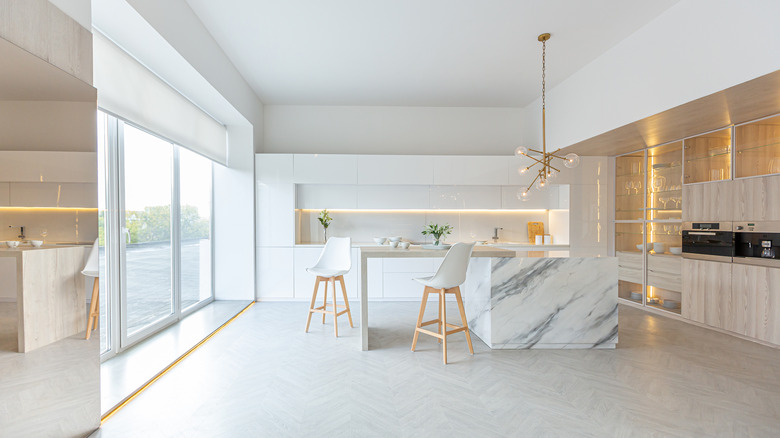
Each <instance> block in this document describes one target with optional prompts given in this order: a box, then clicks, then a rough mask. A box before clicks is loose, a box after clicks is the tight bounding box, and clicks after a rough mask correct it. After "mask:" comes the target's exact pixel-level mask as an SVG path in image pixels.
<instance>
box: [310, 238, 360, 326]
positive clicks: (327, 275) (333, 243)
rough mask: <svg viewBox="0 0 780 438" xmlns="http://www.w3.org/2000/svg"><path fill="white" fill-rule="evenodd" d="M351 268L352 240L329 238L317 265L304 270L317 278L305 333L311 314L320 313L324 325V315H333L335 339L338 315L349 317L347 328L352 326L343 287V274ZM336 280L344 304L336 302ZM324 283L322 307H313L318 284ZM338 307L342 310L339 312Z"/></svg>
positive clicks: (344, 287)
mask: <svg viewBox="0 0 780 438" xmlns="http://www.w3.org/2000/svg"><path fill="white" fill-rule="evenodd" d="M351 267H352V239H350V238H349V237H331V238H330V239H328V241H327V242H325V248H323V249H322V254H320V258H319V260H317V264H316V265H314V266H312V267H311V268H306V271H307V272H309V273H310V274H314V275H316V276H317V280H316V281H315V282H314V293H313V294H312V296H311V304H310V305H309V317H308V318H307V319H306V333H308V332H309V324H310V323H311V314H312V313H315V312H317V313H322V323H323V324H325V315H326V314H328V315H333V331H334V333H335V334H336V337H338V336H339V323H338V317H339V315H343V314H345V313H346V314H347V316H348V317H349V326H350V327H354V325H352V313H351V312H350V311H349V300H348V299H347V288H346V286H345V285H344V274H346V273H347V272H349V270H350V268H351ZM336 280H338V281H339V283H341V294H342V295H343V297H344V304H338V303H337V302H336ZM322 281H324V282H325V296H324V297H323V299H322V306H319V307H314V303H315V302H316V301H317V289H318V288H319V286H320V282H322ZM328 283H330V284H331V285H332V286H333V304H332V305H331V308H332V310H328ZM339 307H341V308H343V309H344V310H342V311H340V312H339Z"/></svg>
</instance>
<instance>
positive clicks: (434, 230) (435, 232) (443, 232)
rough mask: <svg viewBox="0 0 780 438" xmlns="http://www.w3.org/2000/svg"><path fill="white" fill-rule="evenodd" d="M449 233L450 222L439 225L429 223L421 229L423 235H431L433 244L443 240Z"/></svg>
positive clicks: (450, 230) (450, 231) (450, 229)
mask: <svg viewBox="0 0 780 438" xmlns="http://www.w3.org/2000/svg"><path fill="white" fill-rule="evenodd" d="M451 233H452V227H451V226H450V224H444V225H439V224H433V223H431V224H428V225H427V226H426V227H425V229H423V230H422V234H423V236H433V240H434V242H433V244H434V245H439V244H441V243H442V242H444V238H445V237H447V235H448V234H451Z"/></svg>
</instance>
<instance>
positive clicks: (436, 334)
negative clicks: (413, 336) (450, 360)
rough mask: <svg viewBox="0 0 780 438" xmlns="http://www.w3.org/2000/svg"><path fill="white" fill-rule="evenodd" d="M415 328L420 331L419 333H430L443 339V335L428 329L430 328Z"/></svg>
mask: <svg viewBox="0 0 780 438" xmlns="http://www.w3.org/2000/svg"><path fill="white" fill-rule="evenodd" d="M415 330H417V331H418V332H420V333H425V334H426V335H431V336H433V337H434V338H439V339H444V335H440V334H438V333H436V332H432V331H430V330H426V329H424V328H419V327H417V328H416V329H415Z"/></svg>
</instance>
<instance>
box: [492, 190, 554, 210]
mask: <svg viewBox="0 0 780 438" xmlns="http://www.w3.org/2000/svg"><path fill="white" fill-rule="evenodd" d="M562 187H565V203H566V205H565V206H562V205H561V200H560V190H561V188H562ZM568 189H569V187H568V186H558V185H554V184H550V185H548V186H547V187H545V188H544V190H537V189H531V191H530V193H531V196H529V197H528V199H526V200H525V201H521V200H520V199H519V198H518V196H517V195H518V193H519V192H520V191H522V190H525V187H523V186H519V187H518V186H503V187H501V208H506V209H523V210H533V209H550V210H554V209H559V208H569V198H568V195H569V190H568Z"/></svg>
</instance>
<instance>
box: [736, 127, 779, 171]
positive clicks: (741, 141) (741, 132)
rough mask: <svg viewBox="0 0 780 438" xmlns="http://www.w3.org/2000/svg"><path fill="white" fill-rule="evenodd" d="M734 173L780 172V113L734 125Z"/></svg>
mask: <svg viewBox="0 0 780 438" xmlns="http://www.w3.org/2000/svg"><path fill="white" fill-rule="evenodd" d="M734 151H735V153H736V155H735V157H734V167H735V168H734V176H736V177H737V178H743V177H749V176H759V175H771V174H776V173H780V115H778V116H774V117H769V118H766V119H762V120H757V121H755V122H751V123H746V124H744V125H738V126H737V127H736V128H734Z"/></svg>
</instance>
